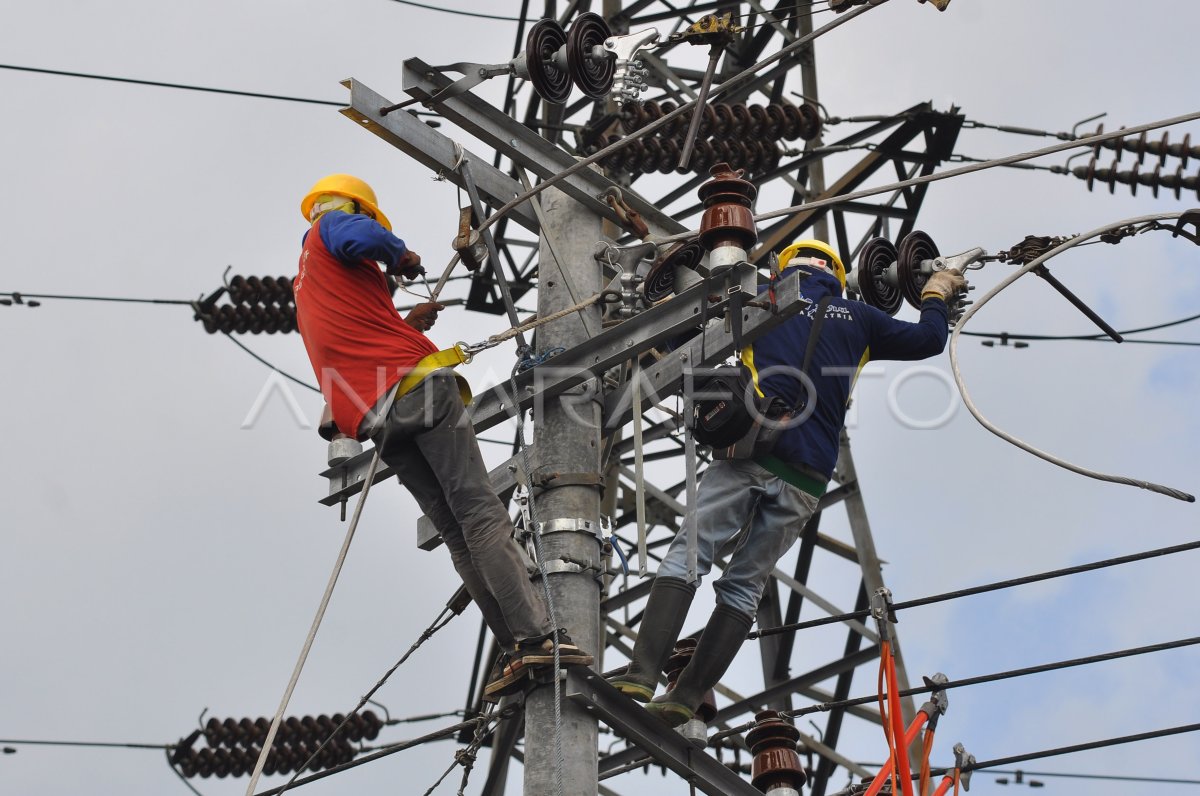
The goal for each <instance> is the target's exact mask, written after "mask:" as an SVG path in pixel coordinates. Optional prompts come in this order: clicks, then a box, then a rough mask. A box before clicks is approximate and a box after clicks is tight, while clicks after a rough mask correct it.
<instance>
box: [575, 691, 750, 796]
mask: <svg viewBox="0 0 1200 796" xmlns="http://www.w3.org/2000/svg"><path fill="white" fill-rule="evenodd" d="M565 686H566V687H565V689H564V693H565V695H566V698H567V699H569V700H571V701H572V702H574V703H576V704H577V705H580V706H582V707H583V708H584V710H587V711H588V712H589V713H592V714H594V715H596V716H597V717H598V718H599V719H600V720H602V721H603V722H604V723H605V724H607V725H608V726H609V727H612V728H613V730H615V731H616V732H618V733H619V734H621V735H623V736H624V737H626V738H628V739H629V740H631V741H632V742H633V743H635V744H637V745H638V746H639V747H641V749H642V750H643V751H644V752H646V753H647V754H649V755H650V756H651V757H652V758H654V760H655V761H656V762H658V763H661V764H662V765H664V766H666V767H667V768H669V769H671V770H672V771H674V772H675V773H676V774H678V775H679V776H681V777H683V779H684V780H685V781H686V782H688V783H689V784H690V785H693V786H694V787H695V788H696V789H697V790H699V791H702V792H704V793H707V794H710V796H762V791H760V790H758V789H757V788H755V787H754V786H752V785H751V784H750V783H749V782H746V781H745V780H744V779H742V778H741V777H739V776H738V775H737V774H734V773H733V772H732V771H730V770H729V769H728V768H726V767H725V766H724V765H723V764H722V763H719V762H717V760H716V759H715V758H713V757H711V756H709V755H707V754H705V753H704V752H703V751H702V750H700V749H697V748H696V747H694V746H692V745H691V743H690V742H688V741H687V740H686V739H685V738H684V737H683V736H682V735H680V734H679V733H677V732H676V731H675V730H673V729H671V728H669V727H667V726H666V725H664V724H663V723H662V722H661V721H659V720H658V719H656V718H654V717H653V716H651V715H650V714H649V713H647V712H646V710H645V709H644V708H642V707H641V706H640V705H638V704H637V703H635V702H634V701H633V700H631V699H629V698H628V697H626V696H623V695H622V694H621V693H620V692H619V691H617V690H616V689H615V688H613V687H612V686H611V685H609V684H608V683H606V682H605V681H604V678H603V677H601V676H600V675H598V674H596V673H595V672H592V671H589V670H585V669H580V668H573V669H568V670H567V673H566V683H565Z"/></svg>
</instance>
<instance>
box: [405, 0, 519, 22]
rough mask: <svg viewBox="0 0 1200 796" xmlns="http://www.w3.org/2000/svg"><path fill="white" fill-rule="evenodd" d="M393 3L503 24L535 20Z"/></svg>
mask: <svg viewBox="0 0 1200 796" xmlns="http://www.w3.org/2000/svg"><path fill="white" fill-rule="evenodd" d="M392 2H393V3H399V4H400V5H404V6H413V7H414V8H424V9H426V10H428V11H441V12H442V13H443V14H457V15H458V16H461V17H477V18H479V19H498V20H500V21H501V22H532V21H533V20H528V19H525V18H524V17H504V16H500V15H498V14H482V13H479V12H477V11H463V10H460V9H457V8H442V7H440V6H431V5H426V4H425V3H414V2H413V0H392Z"/></svg>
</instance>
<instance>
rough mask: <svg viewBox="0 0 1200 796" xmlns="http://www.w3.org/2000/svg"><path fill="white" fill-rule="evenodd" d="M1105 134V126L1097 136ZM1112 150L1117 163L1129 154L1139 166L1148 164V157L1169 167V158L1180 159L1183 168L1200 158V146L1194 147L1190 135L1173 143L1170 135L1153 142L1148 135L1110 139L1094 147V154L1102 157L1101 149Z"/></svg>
mask: <svg viewBox="0 0 1200 796" xmlns="http://www.w3.org/2000/svg"><path fill="white" fill-rule="evenodd" d="M1103 133H1104V125H1100V127H1099V128H1097V130H1096V132H1095V135H1102V134H1103ZM1102 148H1103V149H1110V150H1112V151H1113V152H1114V153H1116V156H1117V161H1118V162H1119V161H1120V160H1121V156H1122V155H1123V154H1124V153H1126V152H1128V153H1129V154H1131V155H1134V156H1136V157H1137V162H1138V165H1139V166H1140V165H1142V164H1143V163H1145V162H1146V156H1147V155H1150V156H1151V157H1152V158H1158V164H1159V165H1160V166H1166V165H1167V158H1169V157H1171V158H1179V161H1180V165H1181V166H1187V164H1188V159H1189V158H1200V146H1192V135H1191V133H1188V134H1187V135H1185V136H1184V137H1183V140H1182V141H1179V142H1177V143H1174V144H1173V143H1171V141H1170V133H1169V132H1166V133H1163V134H1162V138H1159V139H1156V140H1151V139H1149V138H1147V136H1146V133H1144V132H1143V133H1142V134H1141V135H1137V136H1133V135H1131V136H1129V137H1127V138H1110V139H1108V140H1107V141H1101V142H1100V143H1098V144H1096V146H1095V147H1093V152H1094V154H1095V156H1096V157H1099V156H1100V150H1101V149H1102Z"/></svg>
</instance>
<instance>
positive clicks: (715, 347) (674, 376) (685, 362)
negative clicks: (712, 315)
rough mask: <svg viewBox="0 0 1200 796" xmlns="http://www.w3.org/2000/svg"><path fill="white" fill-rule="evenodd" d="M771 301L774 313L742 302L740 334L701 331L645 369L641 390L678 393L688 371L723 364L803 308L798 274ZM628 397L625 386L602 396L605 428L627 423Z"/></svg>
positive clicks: (726, 328) (730, 328)
mask: <svg viewBox="0 0 1200 796" xmlns="http://www.w3.org/2000/svg"><path fill="white" fill-rule="evenodd" d="M705 284H707V282H702V283H699V284H697V285H696V286H694V287H692V288H689V289H688V290H687V291H686V292H685V294H684V295H689V294H691V293H692V292H693V291H694V290H695V288H696V287H700V286H702V285H705ZM775 300H776V311H775V312H771V311H770V310H767V309H763V308H761V307H753V306H749V305H747V304H746V303H745V302H742V311H741V317H740V321H741V329H740V335H738V334H737V329H736V328H735V327H736V326H737V324H730V323H727V324H724V325H722V324H713V325H710V326H709V327H708V328H707V329H706V330H705V332H704V335H703V337H702V336H701V335H699V334H697V335H696V337H695V338H693V339H692V340H690V341H689V342H688V343H687V344H686V345H685V346H683V347H682V348H680V349H677V350H675V351H673V352H671V354H670V355H669V356H666V357H664V358H663V359H662V360H660V361H658V362H656V363H655V364H653V365H650V366H648V367H646V368H645V369H644V370H643V371H642V379H643V381H644V382H645V385H647V386H646V388H645V389H646V390H647V394H654V395H657V396H658V397H659V398H662V397H664V396H667V395H672V394H674V393H676V392H678V391H679V390H680V389H681V388H682V386H683V379H684V375H685V373H686V372H687V371H688V370H690V369H693V368H703V367H709V366H711V365H713V364H714V363H718V362H721V361H723V360H724V359H725V358H727V357H728V356H729V355H730V354H732V353H734V350H735V349H736V348H737V347H738V346H739V345H741V346H746V345H749V344H750V343H752V342H754V340H755V339H756V338H758V337H759V336H760V335H762V334H765V333H766V332H768V331H770V330H771V329H773V328H775V327H776V326H778V325H779V324H781V323H783V322H784V321H786V320H787V319H788V318H790V317H792V316H793V315H795V314H796V313H798V312H800V311H801V310H803V309H804V308H805V307H807V306H808V303H809V302H808V300H807V299H805V298H803V297H802V296H801V295H800V276H799V274H791V275H789V276H787V277H786V278H784V279H782V280H780V281H779V282H778V283H777V284H776V285H775ZM674 303H675V300H672V301H670V302H667V304H666V305H660V306H669V305H671V304H674ZM655 309H657V307H656V308H655ZM649 314H650V313H649V312H645V313H643V314H642V315H640V316H638V317H639V318H640V317H645V316H646V315H649ZM635 320H636V319H635ZM696 323H697V319H696V318H695V317H693V318H692V324H693V325H695V324H696ZM624 327H625V325H624V324H622V325H621V326H618V327H617V330H619V329H623V328H624ZM614 331H615V330H614ZM632 394H633V393H632V385H625V387H624V388H623V389H622V390H620V391H618V392H613V393H611V394H609V395H607V396H605V399H604V427H605V428H616V427H618V426H621V425H624V424H625V423H627V422H628V421H629V419H630V417H631V415H632V412H633V403H632Z"/></svg>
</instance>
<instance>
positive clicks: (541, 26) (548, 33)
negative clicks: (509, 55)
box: [525, 19, 571, 105]
mask: <svg viewBox="0 0 1200 796" xmlns="http://www.w3.org/2000/svg"><path fill="white" fill-rule="evenodd" d="M566 44H567V34H566V32H565V31H563V29H562V25H559V24H558V23H557V22H556V21H554V20H553V19H541V20H538V21H537V22H535V23H534V24H533V27H531V28H530V29H529V35H527V36H526V37H525V65H526V68H527V69H528V70H529V82H530V83H532V84H533V90H534V91H536V92H537V95H538V96H539V97H541V98H542V99H544V100H545V101H546V102H551V103H554V104H555V105H562V104H563V103H564V102H566V101H567V97H569V96H570V95H571V75H570V73H569V72H568V70H567V69H566V67H565V66H564V65H563V64H562V62H561V57H560V55H559V51H560V50H562V49H563V48H564V47H565V46H566Z"/></svg>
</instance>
